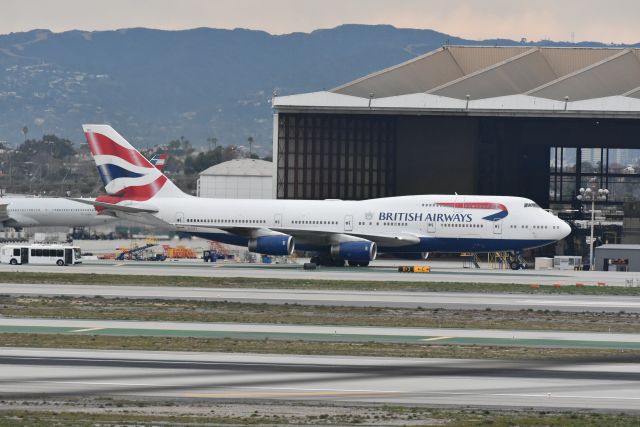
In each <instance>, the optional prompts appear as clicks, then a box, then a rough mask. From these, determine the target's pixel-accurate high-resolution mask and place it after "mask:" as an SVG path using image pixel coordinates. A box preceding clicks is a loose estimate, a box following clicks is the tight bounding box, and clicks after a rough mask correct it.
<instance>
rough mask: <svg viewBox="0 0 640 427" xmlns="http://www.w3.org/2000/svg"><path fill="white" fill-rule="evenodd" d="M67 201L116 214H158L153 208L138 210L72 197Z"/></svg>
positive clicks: (131, 207)
mask: <svg viewBox="0 0 640 427" xmlns="http://www.w3.org/2000/svg"><path fill="white" fill-rule="evenodd" d="M65 199H67V200H73V201H74V202H79V203H84V204H86V205H92V206H96V207H98V208H103V209H105V210H109V211H116V212H125V213H157V212H158V210H157V209H152V208H138V207H134V206H123V205H116V204H113V203H105V202H98V201H95V200H88V199H75V198H72V197H65Z"/></svg>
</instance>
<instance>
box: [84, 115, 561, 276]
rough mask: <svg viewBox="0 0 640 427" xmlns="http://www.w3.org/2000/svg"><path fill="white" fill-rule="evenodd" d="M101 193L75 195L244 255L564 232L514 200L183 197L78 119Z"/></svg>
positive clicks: (514, 245) (544, 240)
mask: <svg viewBox="0 0 640 427" xmlns="http://www.w3.org/2000/svg"><path fill="white" fill-rule="evenodd" d="M83 129H84V132H85V135H86V138H87V141H88V142H89V147H90V148H91V153H92V154H93V157H94V160H95V162H96V165H97V167H98V171H99V173H100V176H101V177H102V180H103V181H104V184H105V189H106V192H107V194H108V196H101V197H98V198H97V199H96V200H86V199H85V200H83V199H74V200H75V201H78V202H81V203H85V204H89V205H93V206H95V207H96V208H97V209H98V210H100V211H101V212H102V213H103V214H107V215H112V216H116V217H120V218H126V219H129V220H133V221H137V222H141V223H145V224H150V225H155V226H158V227H162V228H165V229H171V230H177V231H182V232H187V233H190V234H192V235H194V236H199V237H203V238H205V239H209V240H216V241H219V242H222V243H227V244H232V245H238V246H245V247H248V248H249V250H251V251H253V252H258V253H262V254H270V255H288V254H291V253H292V252H293V251H294V250H297V251H305V252H312V253H314V254H316V255H315V256H314V257H313V258H312V260H313V261H315V262H317V263H320V264H323V265H344V264H345V262H348V264H349V265H360V266H364V265H368V263H369V262H370V261H372V260H374V259H375V258H376V254H377V253H378V252H386V253H393V254H405V255H407V254H415V255H420V254H426V253H428V252H490V251H514V252H515V251H521V250H523V249H527V248H534V247H538V246H544V245H548V244H550V243H553V242H555V241H558V240H560V239H563V238H564V237H566V236H567V235H568V234H569V233H570V231H571V229H570V227H569V225H568V224H566V223H565V222H564V221H562V220H560V219H559V218H557V217H555V216H554V215H552V214H551V213H549V212H547V211H545V210H544V209H541V208H540V207H539V206H538V205H537V204H536V203H535V202H533V201H531V200H529V199H525V198H521V197H499V196H465V195H422V196H401V197H388V198H381V199H371V200H362V201H343V200H235V199H206V198H199V197H194V196H190V195H187V194H185V193H183V192H182V191H181V190H180V189H179V188H178V187H176V186H175V185H174V184H173V183H172V182H171V181H170V180H169V179H167V177H166V176H165V175H164V174H163V173H162V172H161V171H159V170H158V169H157V168H155V167H154V166H153V165H152V164H151V163H150V162H149V161H148V160H147V159H146V158H144V156H142V155H141V154H140V153H139V152H138V151H137V150H136V149H135V148H133V147H132V146H131V145H130V144H129V143H128V142H127V141H126V140H125V139H124V138H123V137H122V136H120V134H118V133H117V132H116V131H115V130H114V129H112V128H111V127H110V126H107V125H85V126H83Z"/></svg>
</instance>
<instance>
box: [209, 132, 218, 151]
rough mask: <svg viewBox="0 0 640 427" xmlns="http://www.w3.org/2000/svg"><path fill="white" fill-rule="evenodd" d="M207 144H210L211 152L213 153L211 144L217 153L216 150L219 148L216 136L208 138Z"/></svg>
mask: <svg viewBox="0 0 640 427" xmlns="http://www.w3.org/2000/svg"><path fill="white" fill-rule="evenodd" d="M207 142H208V143H209V151H212V150H211V144H213V151H215V149H216V148H218V138H216V137H215V136H212V137H211V138H207Z"/></svg>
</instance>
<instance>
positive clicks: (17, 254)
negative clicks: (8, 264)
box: [13, 248, 20, 256]
mask: <svg viewBox="0 0 640 427" xmlns="http://www.w3.org/2000/svg"><path fill="white" fill-rule="evenodd" d="M13 256H20V249H18V248H14V249H13Z"/></svg>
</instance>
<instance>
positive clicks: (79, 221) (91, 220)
mask: <svg viewBox="0 0 640 427" xmlns="http://www.w3.org/2000/svg"><path fill="white" fill-rule="evenodd" d="M87 200H94V199H87ZM4 204H6V205H7V206H6V217H5V218H2V219H1V223H2V224H4V226H5V227H14V228H21V227H58V226H63V227H86V226H95V225H102V224H106V223H108V222H112V221H115V220H116V218H114V217H111V216H108V215H98V213H97V212H96V209H95V208H94V207H93V206H91V205H86V204H84V203H78V202H74V201H72V200H66V199H62V198H57V197H3V198H0V205H4Z"/></svg>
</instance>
